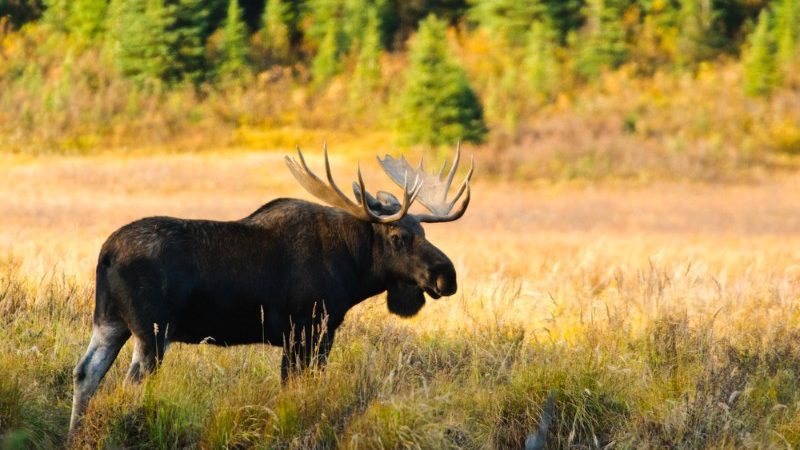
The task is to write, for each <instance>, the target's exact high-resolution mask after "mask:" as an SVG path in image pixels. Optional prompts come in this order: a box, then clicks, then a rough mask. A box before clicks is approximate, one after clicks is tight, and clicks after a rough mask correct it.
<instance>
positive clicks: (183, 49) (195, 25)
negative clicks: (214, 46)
mask: <svg viewBox="0 0 800 450" xmlns="http://www.w3.org/2000/svg"><path fill="white" fill-rule="evenodd" d="M208 22H209V11H208V7H207V6H206V2H204V1H203V0H177V5H176V8H175V10H174V23H173V25H172V29H171V48H170V54H171V67H170V73H169V74H168V75H167V77H168V79H170V80H171V81H182V80H188V81H191V82H193V83H199V82H200V81H202V80H203V78H204V77H205V73H206V46H205V39H206V33H207V31H206V30H207V29H208V26H209V23H208Z"/></svg>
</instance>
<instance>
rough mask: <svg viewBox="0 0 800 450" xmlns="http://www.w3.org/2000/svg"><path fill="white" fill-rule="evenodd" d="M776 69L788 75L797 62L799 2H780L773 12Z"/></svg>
mask: <svg viewBox="0 0 800 450" xmlns="http://www.w3.org/2000/svg"><path fill="white" fill-rule="evenodd" d="M775 19H776V23H775V37H776V39H777V46H778V48H777V54H776V59H777V68H778V70H779V71H780V72H782V73H783V74H787V75H788V74H789V73H790V72H791V71H792V70H793V69H794V63H796V62H797V58H798V55H797V47H798V45H797V41H798V39H800V0H781V1H780V3H778V6H777V8H776V10H775Z"/></svg>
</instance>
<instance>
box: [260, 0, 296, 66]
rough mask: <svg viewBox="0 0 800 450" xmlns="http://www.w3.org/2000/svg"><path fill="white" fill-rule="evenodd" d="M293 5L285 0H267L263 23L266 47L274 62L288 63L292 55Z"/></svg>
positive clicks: (262, 32) (263, 37)
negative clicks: (291, 28) (291, 25)
mask: <svg viewBox="0 0 800 450" xmlns="http://www.w3.org/2000/svg"><path fill="white" fill-rule="evenodd" d="M290 7H291V5H289V4H288V3H285V2H284V1H283V0H267V3H266V5H265V7H264V14H263V16H262V19H261V22H262V25H263V28H262V30H261V35H262V39H263V40H264V46H265V48H266V49H267V50H268V52H269V56H270V58H271V59H272V60H274V61H277V62H287V61H288V60H289V57H290V53H291V50H292V49H291V33H290V24H291V9H290Z"/></svg>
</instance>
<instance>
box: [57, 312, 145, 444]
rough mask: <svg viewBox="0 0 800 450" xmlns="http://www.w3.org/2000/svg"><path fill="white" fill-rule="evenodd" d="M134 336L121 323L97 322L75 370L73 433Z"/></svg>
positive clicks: (71, 425)
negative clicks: (124, 346)
mask: <svg viewBox="0 0 800 450" xmlns="http://www.w3.org/2000/svg"><path fill="white" fill-rule="evenodd" d="M130 335H131V333H130V331H129V330H128V328H127V327H126V326H125V324H124V323H122V322H108V323H96V324H95V325H94V328H93V329H92V339H91V341H90V342H89V347H88V349H87V350H86V354H85V355H84V356H83V358H81V360H80V362H79V363H78V365H77V366H75V370H74V371H73V379H74V393H73V396H72V416H71V417H70V421H69V429H70V434H72V432H73V431H74V430H75V428H76V427H77V426H78V424H79V423H80V421H81V418H82V417H83V413H84V411H85V410H86V405H87V403H88V402H89V399H90V398H91V397H92V395H94V393H95V391H96V390H97V386H98V385H99V384H100V380H102V379H103V377H104V376H105V374H106V372H108V369H109V368H110V367H111V364H112V363H113V362H114V360H115V359H116V358H117V354H119V351H120V349H121V348H122V346H123V345H124V344H125V342H126V341H127V340H128V338H129V337H130Z"/></svg>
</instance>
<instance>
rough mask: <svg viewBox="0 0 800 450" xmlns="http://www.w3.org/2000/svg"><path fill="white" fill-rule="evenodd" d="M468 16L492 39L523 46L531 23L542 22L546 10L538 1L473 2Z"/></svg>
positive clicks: (503, 0)
mask: <svg viewBox="0 0 800 450" xmlns="http://www.w3.org/2000/svg"><path fill="white" fill-rule="evenodd" d="M469 14H470V17H471V18H472V20H474V21H475V22H477V23H478V25H480V26H482V27H483V28H486V29H487V30H488V31H489V32H490V33H491V34H492V35H493V36H494V37H498V38H500V39H502V40H504V41H505V42H508V43H511V44H519V45H524V44H525V35H526V34H527V32H528V30H529V29H530V26H531V23H532V22H534V21H536V20H542V19H543V18H544V16H545V14H546V8H545V6H544V5H543V4H542V3H541V2H540V1H533V0H531V1H518V0H473V6H472V9H471V10H470V12H469Z"/></svg>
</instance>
